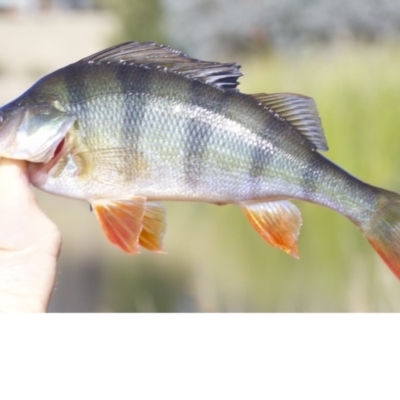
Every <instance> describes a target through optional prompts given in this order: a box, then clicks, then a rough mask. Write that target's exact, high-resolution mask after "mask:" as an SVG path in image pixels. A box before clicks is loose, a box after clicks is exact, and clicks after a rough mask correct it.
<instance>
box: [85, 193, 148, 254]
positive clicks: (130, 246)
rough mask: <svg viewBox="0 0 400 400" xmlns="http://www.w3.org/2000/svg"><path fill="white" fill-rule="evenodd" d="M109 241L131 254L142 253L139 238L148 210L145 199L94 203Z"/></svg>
mask: <svg viewBox="0 0 400 400" xmlns="http://www.w3.org/2000/svg"><path fill="white" fill-rule="evenodd" d="M92 207H93V211H94V212H95V214H96V217H97V218H98V220H99V222H100V225H101V227H102V228H103V231H104V233H105V234H106V236H107V238H108V240H109V241H110V242H111V243H113V244H115V245H117V246H118V247H120V248H121V249H122V250H123V251H125V252H126V253H130V254H138V253H140V248H139V237H140V234H141V232H142V226H143V218H144V214H145V208H146V198H145V197H132V198H130V199H119V200H96V201H94V202H92Z"/></svg>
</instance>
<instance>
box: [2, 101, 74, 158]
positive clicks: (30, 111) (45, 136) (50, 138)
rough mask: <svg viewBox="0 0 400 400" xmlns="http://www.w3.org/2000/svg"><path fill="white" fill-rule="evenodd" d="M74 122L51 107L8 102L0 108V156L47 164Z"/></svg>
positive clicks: (70, 116) (70, 117)
mask: <svg viewBox="0 0 400 400" xmlns="http://www.w3.org/2000/svg"><path fill="white" fill-rule="evenodd" d="M75 121H76V117H75V116H74V115H71V114H68V113H65V112H63V111H60V110H58V109H56V108H55V107H54V106H52V105H34V106H29V105H28V106H26V105H23V104H20V103H15V102H14V103H10V104H9V105H6V106H4V107H2V108H1V109H0V157H6V158H11V159H17V160H26V161H30V162H48V161H50V160H51V158H52V157H53V156H54V153H55V151H56V149H57V146H58V145H59V143H60V142H61V141H62V140H63V138H64V136H65V135H66V134H67V132H68V131H69V130H70V129H71V127H72V126H73V124H74V123H75Z"/></svg>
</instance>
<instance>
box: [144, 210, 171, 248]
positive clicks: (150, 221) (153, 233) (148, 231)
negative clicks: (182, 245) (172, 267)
mask: <svg viewBox="0 0 400 400" xmlns="http://www.w3.org/2000/svg"><path fill="white" fill-rule="evenodd" d="M165 227H166V224H165V209H164V207H163V205H162V204H159V203H147V204H146V210H145V212H144V216H143V229H142V232H141V234H140V237H139V244H140V245H141V246H142V247H144V248H145V249H148V250H150V251H153V252H155V253H165V251H164V250H163V247H162V240H163V237H164V233H165Z"/></svg>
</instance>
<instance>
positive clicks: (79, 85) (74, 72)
mask: <svg viewBox="0 0 400 400" xmlns="http://www.w3.org/2000/svg"><path fill="white" fill-rule="evenodd" d="M63 72H64V76H63V81H64V88H65V90H66V93H67V96H68V103H70V104H73V103H76V102H79V101H81V100H83V99H85V98H86V92H85V77H86V73H85V71H84V70H83V69H82V68H79V66H70V67H68V68H64V71H63ZM82 106H83V107H84V104H81V105H80V107H82Z"/></svg>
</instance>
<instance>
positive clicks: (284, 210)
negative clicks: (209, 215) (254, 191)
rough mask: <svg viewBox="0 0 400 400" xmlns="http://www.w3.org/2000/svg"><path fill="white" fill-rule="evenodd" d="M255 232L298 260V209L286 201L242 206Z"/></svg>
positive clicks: (299, 216) (299, 224)
mask: <svg viewBox="0 0 400 400" xmlns="http://www.w3.org/2000/svg"><path fill="white" fill-rule="evenodd" d="M242 208H243V210H244V213H245V215H246V217H247V218H248V219H249V221H250V223H251V225H253V227H254V228H255V230H256V231H257V232H258V233H259V234H260V235H261V236H262V237H263V238H264V239H265V240H266V241H267V242H268V243H269V244H270V245H272V246H274V247H277V248H279V249H282V250H283V251H285V252H286V253H288V254H290V255H291V256H293V257H295V258H299V252H298V249H297V238H298V236H299V233H300V227H301V214H300V211H299V210H298V208H297V207H296V206H295V205H293V204H292V203H291V202H289V201H287V200H283V201H274V202H269V203H257V204H251V205H246V206H242Z"/></svg>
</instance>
